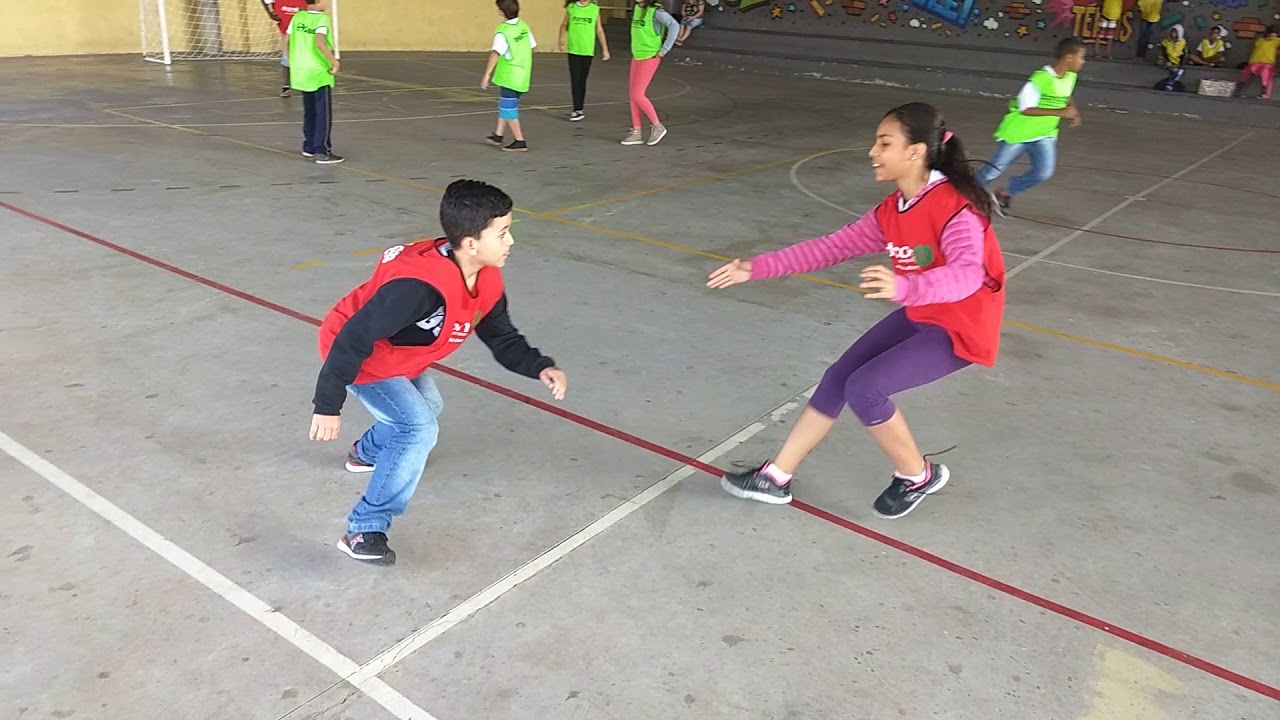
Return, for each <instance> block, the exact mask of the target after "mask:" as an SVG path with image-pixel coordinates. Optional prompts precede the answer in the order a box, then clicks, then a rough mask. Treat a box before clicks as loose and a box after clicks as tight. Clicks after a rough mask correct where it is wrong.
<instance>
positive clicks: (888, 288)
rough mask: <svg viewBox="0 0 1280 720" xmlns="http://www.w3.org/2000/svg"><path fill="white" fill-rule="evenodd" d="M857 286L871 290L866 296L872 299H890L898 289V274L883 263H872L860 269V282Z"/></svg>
mask: <svg viewBox="0 0 1280 720" xmlns="http://www.w3.org/2000/svg"><path fill="white" fill-rule="evenodd" d="M858 287H861V288H867V289H869V290H871V292H869V293H867V297H869V298H871V299H873V300H892V299H893V295H894V293H895V292H896V291H897V289H898V276H897V275H895V274H894V272H893V270H891V269H889V268H887V267H885V266H883V265H872V266H871V267H869V268H867V269H866V270H863V271H862V282H861V283H860V284H859V285H858Z"/></svg>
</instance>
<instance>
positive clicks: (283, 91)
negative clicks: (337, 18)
mask: <svg viewBox="0 0 1280 720" xmlns="http://www.w3.org/2000/svg"><path fill="white" fill-rule="evenodd" d="M262 7H264V8H266V10H267V15H268V16H269V17H270V18H271V19H272V20H273V21H274V22H275V23H276V27H278V28H280V66H281V69H282V70H284V83H283V84H281V86H280V97H289V95H290V93H289V51H288V45H289V23H290V22H291V21H292V20H293V16H294V15H297V14H298V11H299V10H302V9H303V8H304V7H306V3H305V0H262Z"/></svg>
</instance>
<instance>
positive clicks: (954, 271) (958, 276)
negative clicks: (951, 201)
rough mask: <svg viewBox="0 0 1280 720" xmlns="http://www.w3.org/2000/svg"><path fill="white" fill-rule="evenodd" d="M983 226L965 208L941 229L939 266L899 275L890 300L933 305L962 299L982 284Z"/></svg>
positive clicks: (984, 271) (983, 270)
mask: <svg viewBox="0 0 1280 720" xmlns="http://www.w3.org/2000/svg"><path fill="white" fill-rule="evenodd" d="M985 235H986V229H985V226H984V224H983V222H982V220H981V218H979V217H978V215H977V214H975V213H974V212H973V211H972V210H970V209H968V208H965V209H964V210H961V211H960V212H959V213H957V214H956V216H955V217H953V218H951V221H950V222H948V223H947V225H946V227H944V228H943V229H942V238H941V241H940V243H939V244H940V245H941V246H942V255H943V257H945V258H946V260H947V262H946V264H945V265H943V266H942V267H938V268H934V269H933V270H926V271H924V272H922V273H913V274H911V275H899V276H898V278H897V283H896V287H895V290H894V293H893V300H894V302H898V303H901V304H903V305H933V304H935V303H948V302H957V301H960V300H963V299H965V298H967V297H969V296H970V295H972V294H974V293H975V292H977V291H978V288H980V287H982V281H983V279H984V278H985V277H986V269H985V268H984V267H983V262H982V253H983V240H984V237H985Z"/></svg>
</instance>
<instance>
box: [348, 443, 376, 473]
mask: <svg viewBox="0 0 1280 720" xmlns="http://www.w3.org/2000/svg"><path fill="white" fill-rule="evenodd" d="M347 472H353V473H367V472H373V463H367V462H365V461H364V460H361V459H360V453H357V452H356V446H355V445H354V444H352V446H351V449H350V450H348V451H347Z"/></svg>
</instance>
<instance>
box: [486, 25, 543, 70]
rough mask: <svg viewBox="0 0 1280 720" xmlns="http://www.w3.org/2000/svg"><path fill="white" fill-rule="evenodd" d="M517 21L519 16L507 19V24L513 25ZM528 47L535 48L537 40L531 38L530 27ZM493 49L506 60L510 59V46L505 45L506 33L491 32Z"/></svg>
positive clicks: (531, 30) (531, 31)
mask: <svg viewBox="0 0 1280 720" xmlns="http://www.w3.org/2000/svg"><path fill="white" fill-rule="evenodd" d="M519 21H520V18H515V19H514V20H508V21H507V24H508V25H515V24H516V23H517V22H519ZM529 47H535V48H536V47H538V41H537V40H534V39H533V29H532V28H530V29H529ZM493 51H494V52H496V53H498V54H499V55H501V56H502V57H504V58H506V59H507V60H510V59H511V48H509V47H507V36H506V35H503V34H502V33H494V34H493Z"/></svg>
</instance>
